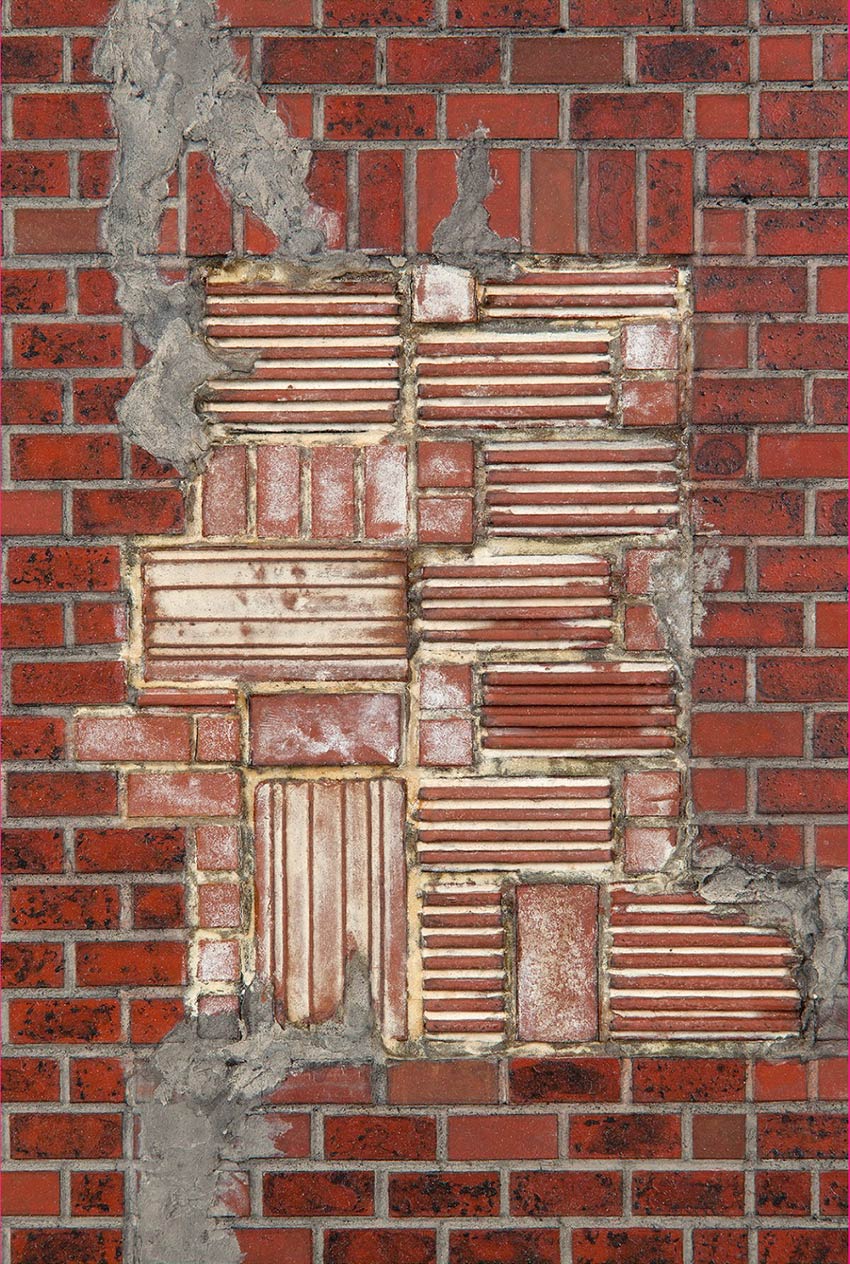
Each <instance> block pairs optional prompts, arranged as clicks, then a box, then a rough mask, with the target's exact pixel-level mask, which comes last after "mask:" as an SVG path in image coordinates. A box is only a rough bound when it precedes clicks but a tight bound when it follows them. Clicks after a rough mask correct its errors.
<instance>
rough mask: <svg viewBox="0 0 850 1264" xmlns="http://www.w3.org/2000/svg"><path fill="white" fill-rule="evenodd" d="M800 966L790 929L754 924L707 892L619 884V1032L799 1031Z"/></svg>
mask: <svg viewBox="0 0 850 1264" xmlns="http://www.w3.org/2000/svg"><path fill="white" fill-rule="evenodd" d="M796 965H797V958H796V953H795V950H794V947H793V945H792V944H791V941H790V940H789V939H788V937H787V936H786V935H785V934H783V933H782V932H780V931H776V930H771V929H768V928H765V927H760V926H751V925H749V924H748V923H747V921H746V920H745V919H744V917H743V916H741V915H740V914H736V913H734V912H732V913H730V912H728V911H727V910H726V909H725V908H723V907H718V906H716V905H712V904H709V903H707V902H706V901H705V900H703V899H702V898H701V897H700V896H698V895H694V894H691V893H687V892H686V893H683V894H678V893H676V894H671V895H644V894H641V893H639V892H634V891H629V890H623V889H619V890H615V891H614V892H613V904H612V909H611V956H610V975H609V985H610V988H609V996H610V1010H611V1033H612V1035H615V1036H620V1037H629V1038H632V1039H640V1040H647V1039H654V1038H656V1037H659V1038H663V1039H665V1040H719V1039H720V1040H722V1039H741V1040H768V1039H772V1038H773V1037H779V1036H789V1035H794V1034H796V1033H797V1032H798V1030H799V1025H800V994H799V990H798V988H797V985H796V983H795V982H794V976H793V971H794V969H795V967H796Z"/></svg>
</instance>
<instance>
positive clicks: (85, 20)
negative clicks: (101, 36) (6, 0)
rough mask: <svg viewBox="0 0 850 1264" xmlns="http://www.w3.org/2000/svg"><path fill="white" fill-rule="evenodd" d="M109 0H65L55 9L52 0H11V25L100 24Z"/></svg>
mask: <svg viewBox="0 0 850 1264" xmlns="http://www.w3.org/2000/svg"><path fill="white" fill-rule="evenodd" d="M111 9H112V3H111V0H66V3H65V4H63V5H62V8H61V9H59V10H57V8H56V5H55V4H54V3H53V0H13V4H12V24H13V26H101V25H102V24H103V23H104V22H105V21H106V19H107V18H108V17H109V13H110V10H111Z"/></svg>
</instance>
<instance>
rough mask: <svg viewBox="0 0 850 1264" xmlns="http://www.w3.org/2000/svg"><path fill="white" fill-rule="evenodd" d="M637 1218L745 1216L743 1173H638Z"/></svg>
mask: <svg viewBox="0 0 850 1264" xmlns="http://www.w3.org/2000/svg"><path fill="white" fill-rule="evenodd" d="M632 1210H633V1212H634V1214H635V1215H637V1216H742V1215H743V1214H744V1173H743V1172H711V1171H706V1170H704V1169H703V1170H701V1171H699V1172H635V1173H634V1175H633V1177H632Z"/></svg>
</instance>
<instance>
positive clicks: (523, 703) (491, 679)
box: [481, 662, 676, 758]
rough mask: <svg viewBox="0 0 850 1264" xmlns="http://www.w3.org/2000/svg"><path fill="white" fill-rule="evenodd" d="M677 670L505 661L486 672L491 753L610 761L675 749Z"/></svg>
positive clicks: (486, 735) (653, 665) (486, 740)
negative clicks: (612, 757) (620, 757)
mask: <svg viewBox="0 0 850 1264" xmlns="http://www.w3.org/2000/svg"><path fill="white" fill-rule="evenodd" d="M674 680H675V672H674V669H673V668H672V667H668V666H666V664H664V663H658V662H616V663H554V664H553V663H535V664H526V663H522V664H520V663H505V664H494V665H491V666H489V667H487V669H486V671H485V673H484V708H483V714H482V720H483V729H482V739H481V740H482V746H483V748H484V750H485V751H488V752H489V753H490V754H491V755H494V756H498V755H537V756H541V757H543V756H548V755H553V756H577V755H584V756H589V755H594V756H597V757H599V758H609V757H611V756H620V755H652V754H658V753H660V752H663V751H669V750H672V749H673V747H674V746H675V744H676V694H675V689H674Z"/></svg>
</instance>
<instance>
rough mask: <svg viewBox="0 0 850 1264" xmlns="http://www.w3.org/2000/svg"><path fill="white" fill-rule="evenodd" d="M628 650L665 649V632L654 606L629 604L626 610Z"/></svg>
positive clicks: (626, 641)
mask: <svg viewBox="0 0 850 1264" xmlns="http://www.w3.org/2000/svg"><path fill="white" fill-rule="evenodd" d="M625 643H626V649H627V650H663V649H664V644H665V642H664V632H663V630H662V628H661V624H660V622H659V619H658V612H657V611H656V609H655V607H654V606H629V608H628V609H627V610H626V622H625Z"/></svg>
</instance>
